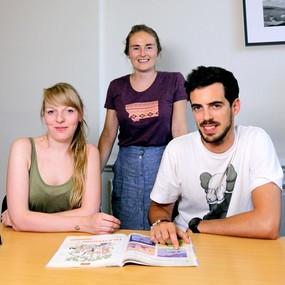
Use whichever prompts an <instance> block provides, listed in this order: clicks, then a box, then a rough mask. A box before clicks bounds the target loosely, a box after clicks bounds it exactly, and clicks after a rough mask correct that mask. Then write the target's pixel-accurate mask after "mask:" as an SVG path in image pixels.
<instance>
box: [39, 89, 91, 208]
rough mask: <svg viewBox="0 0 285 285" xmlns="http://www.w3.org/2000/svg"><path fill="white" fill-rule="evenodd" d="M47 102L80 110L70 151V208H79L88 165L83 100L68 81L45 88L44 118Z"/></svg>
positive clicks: (42, 111)
mask: <svg viewBox="0 0 285 285" xmlns="http://www.w3.org/2000/svg"><path fill="white" fill-rule="evenodd" d="M46 104H52V105H65V106H70V107H73V108H75V109H76V110H77V111H78V113H79V116H80V118H81V120H80V121H79V122H78V126H77V128H76V130H75V133H74V135H73V138H72V141H71V144H70V153H71V156H72V159H73V169H74V171H73V175H72V180H73V189H72V193H71V196H70V208H71V209H73V208H79V207H80V206H81V200H82V196H83V191H84V188H85V178H86V165H87V146H86V144H87V139H86V130H85V127H86V126H87V124H86V122H85V120H84V118H83V115H84V106H83V102H82V100H81V98H80V96H79V94H78V92H77V91H76V89H75V88H74V87H73V86H71V85H70V84H68V83H57V84H55V85H54V86H52V87H50V88H47V89H44V93H43V102H42V108H41V117H42V118H43V116H44V112H45V106H46Z"/></svg>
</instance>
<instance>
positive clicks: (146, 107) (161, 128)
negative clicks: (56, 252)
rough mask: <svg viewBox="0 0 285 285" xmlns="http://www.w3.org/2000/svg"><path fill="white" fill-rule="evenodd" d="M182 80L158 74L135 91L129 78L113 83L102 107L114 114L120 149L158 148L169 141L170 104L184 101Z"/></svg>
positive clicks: (178, 75) (175, 74)
mask: <svg viewBox="0 0 285 285" xmlns="http://www.w3.org/2000/svg"><path fill="white" fill-rule="evenodd" d="M184 82H185V80H184V77H183V76H182V74H181V73H178V72H158V73H157V76H156V78H155V81H154V82H153V84H152V85H151V86H150V87H149V88H148V89H146V90H145V91H143V92H137V91H135V90H134V89H133V88H132V86H131V84H130V75H125V76H123V77H120V78H117V79H115V80H113V81H112V82H111V83H110V85H109V88H108V92H107V98H106V103H105V108H107V109H112V110H115V111H116V112H117V117H118V121H119V136H118V139H119V145H120V146H130V145H134V146H162V145H166V144H167V143H168V142H169V141H170V140H171V139H172V134H171V123H172V112H173V103H174V102H176V101H179V100H185V99H187V94H186V91H185V88H184Z"/></svg>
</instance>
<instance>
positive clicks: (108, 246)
mask: <svg viewBox="0 0 285 285" xmlns="http://www.w3.org/2000/svg"><path fill="white" fill-rule="evenodd" d="M127 243H128V236H127V235H124V234H112V235H96V236H95V235H92V236H68V237H66V238H65V240H64V241H63V243H62V244H61V245H60V247H59V249H58V250H57V252H56V253H55V254H54V256H53V257H52V258H51V260H50V261H49V262H48V264H47V265H46V266H47V267H61V268H66V267H81V268H82V267H99V266H122V265H123V264H122V260H123V255H124V252H125V250H126V246H127Z"/></svg>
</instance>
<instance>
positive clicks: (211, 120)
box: [190, 83, 240, 152]
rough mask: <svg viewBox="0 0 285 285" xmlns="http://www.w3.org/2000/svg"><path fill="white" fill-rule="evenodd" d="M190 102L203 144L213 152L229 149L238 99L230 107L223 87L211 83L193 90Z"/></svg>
mask: <svg viewBox="0 0 285 285" xmlns="http://www.w3.org/2000/svg"><path fill="white" fill-rule="evenodd" d="M190 100H191V106H192V112H193V116H194V119H195V121H196V124H197V127H198V130H199V132H200V134H201V138H202V141H203V144H204V145H205V146H206V147H207V148H208V149H209V150H210V151H213V152H224V151H226V150H227V149H228V148H230V147H231V145H232V144H233V142H234V116H235V115H236V114H237V113H238V112H239V109H240V102H239V99H236V100H235V101H234V102H233V104H232V106H230V104H229V101H228V100H227V99H226V98H225V91H224V87H223V85H222V84H221V83H213V84H211V85H208V86H206V87H202V88H196V89H194V90H193V91H192V92H191V93H190Z"/></svg>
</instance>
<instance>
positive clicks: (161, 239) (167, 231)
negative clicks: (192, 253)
mask: <svg viewBox="0 0 285 285" xmlns="http://www.w3.org/2000/svg"><path fill="white" fill-rule="evenodd" d="M150 237H151V240H152V241H153V242H155V243H160V244H172V245H173V246H174V248H176V249H177V248H178V247H179V242H178V238H182V239H183V241H184V242H186V243H189V242H190V240H189V237H188V234H187V233H186V232H183V231H182V230H180V229H179V228H177V227H176V226H175V224H174V223H172V222H166V221H164V222H160V223H158V224H157V225H154V226H152V227H151V230H150Z"/></svg>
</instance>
